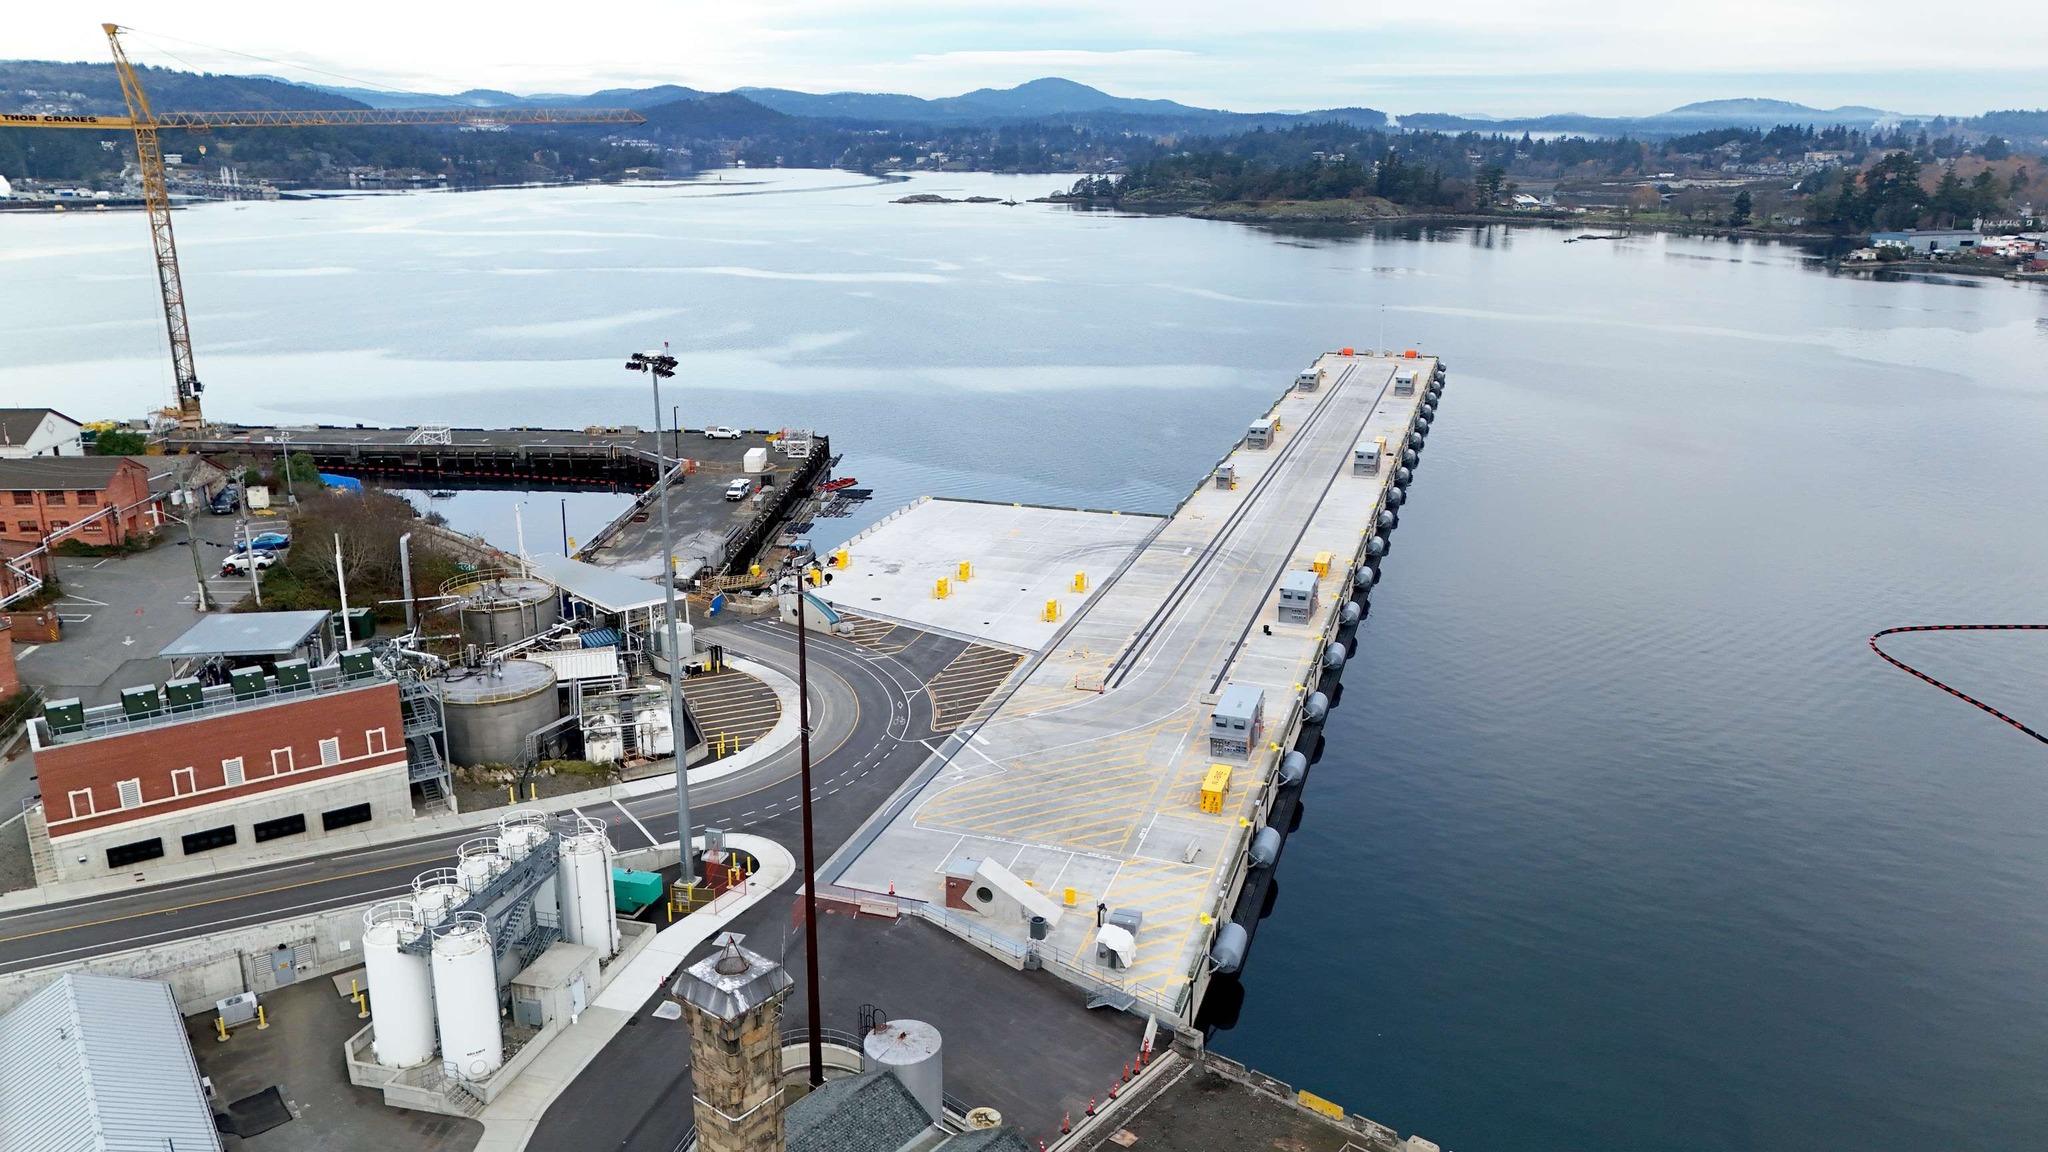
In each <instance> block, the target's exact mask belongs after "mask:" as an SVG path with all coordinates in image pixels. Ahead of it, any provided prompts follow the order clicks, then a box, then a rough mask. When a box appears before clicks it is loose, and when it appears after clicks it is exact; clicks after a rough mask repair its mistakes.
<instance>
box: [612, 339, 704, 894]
mask: <svg viewBox="0 0 2048 1152" xmlns="http://www.w3.org/2000/svg"><path fill="white" fill-rule="evenodd" d="M661 349H662V350H661V351H659V352H635V353H633V354H632V355H631V356H630V357H628V358H627V359H626V370H627V371H629V372H645V373H647V376H648V378H649V379H650V380H651V381H653V383H654V468H655V480H654V491H655V496H656V498H657V499H658V500H659V502H660V503H661V567H662V578H661V592H662V602H663V606H664V608H665V609H666V610H667V612H668V620H667V621H666V623H665V624H664V625H663V627H664V628H666V629H667V633H668V635H667V639H666V641H665V643H663V645H662V651H663V652H664V653H666V654H667V656H668V719H669V727H670V728H671V729H672V730H673V733H674V734H673V736H672V737H671V739H670V743H671V744H673V745H674V746H675V756H676V847H677V851H678V852H679V853H680V854H681V856H682V865H683V875H685V876H689V875H692V874H693V873H694V872H695V871H696V866H695V861H694V860H693V859H692V858H691V854H690V849H691V842H690V772H689V766H688V764H687V761H688V760H689V753H690V750H689V747H688V745H687V743H686V741H687V740H688V732H689V729H688V726H687V725H686V724H685V722H684V715H683V660H682V653H681V652H678V651H677V648H678V647H679V646H680V645H681V643H682V641H681V639H680V637H679V635H678V633H677V631H676V555H675V541H674V538H673V537H671V536H670V535H669V527H668V480H669V475H668V473H669V468H668V458H667V456H665V455H664V454H663V453H662V450H661V382H662V381H663V380H664V379H667V378H669V377H672V376H674V375H675V374H676V358H675V357H673V356H671V355H669V354H668V345H667V343H665V342H664V343H663V344H662V346H661Z"/></svg>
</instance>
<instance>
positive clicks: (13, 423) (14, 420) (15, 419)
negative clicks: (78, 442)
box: [0, 408, 84, 444]
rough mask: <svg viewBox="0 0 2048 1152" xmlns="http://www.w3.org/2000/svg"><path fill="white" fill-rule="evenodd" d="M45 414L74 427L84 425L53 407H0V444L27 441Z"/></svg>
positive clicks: (39, 425) (40, 424)
mask: <svg viewBox="0 0 2048 1152" xmlns="http://www.w3.org/2000/svg"><path fill="white" fill-rule="evenodd" d="M45 416H55V417H56V418H57V419H59V420H63V421H65V422H66V423H68V424H70V425H71V427H72V428H74V429H77V428H83V427H84V425H83V424H80V423H79V422H78V421H76V420H73V419H71V417H69V416H66V415H65V414H63V413H62V412H59V411H57V410H56V409H55V408H0V444H26V443H28V439H29V437H31V436H33V435H35V434H36V429H37V428H39V427H41V426H42V423H43V417H45Z"/></svg>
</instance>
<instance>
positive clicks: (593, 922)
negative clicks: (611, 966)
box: [555, 818, 619, 957]
mask: <svg viewBox="0 0 2048 1152" xmlns="http://www.w3.org/2000/svg"><path fill="white" fill-rule="evenodd" d="M555 899H556V903H557V905H558V906H559V907H560V908H561V916H562V935H563V936H565V937H567V938H568V941H569V943H571V944H581V945H583V946H584V947H586V948H591V949H595V950H596V952H597V954H598V955H599V956H600V957H609V956H612V955H614V954H616V953H617V952H618V950H619V926H618V923H617V921H616V919H615V918H614V916H615V913H614V910H613V906H612V899H613V897H612V842H611V837H609V836H607V835H605V831H604V825H602V824H600V823H598V822H597V821H595V820H591V819H588V818H582V819H578V820H577V822H576V827H575V830H574V831H572V832H568V833H565V834H564V835H563V836H562V851H561V856H560V857H559V859H558V860H557V862H556V864H555Z"/></svg>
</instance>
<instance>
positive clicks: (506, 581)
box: [455, 575, 562, 651]
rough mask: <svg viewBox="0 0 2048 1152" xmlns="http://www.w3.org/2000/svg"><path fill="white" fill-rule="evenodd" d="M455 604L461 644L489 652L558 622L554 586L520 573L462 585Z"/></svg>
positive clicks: (542, 630) (559, 618)
mask: <svg viewBox="0 0 2048 1152" xmlns="http://www.w3.org/2000/svg"><path fill="white" fill-rule="evenodd" d="M461 594H462V603H460V604H459V605H457V606H456V609H455V614H456V617H457V619H458V621H459V625H458V630H459V631H460V632H461V634H462V642H463V643H464V644H475V645H476V646H478V647H479V648H482V649H484V650H486V651H489V650H491V649H494V648H503V647H504V646H505V645H507V644H516V643H518V642H519V641H521V640H524V639H526V638H527V637H528V636H532V635H534V634H535V633H537V632H545V631H547V630H548V629H550V628H553V627H554V626H555V625H556V624H558V623H560V622H561V619H562V612H561V606H560V604H559V603H558V602H557V601H556V599H555V589H554V586H553V585H551V584H548V583H546V582H544V581H540V580H530V579H527V578H525V577H522V576H511V575H505V576H496V577H494V578H491V579H488V580H479V581H478V582H477V583H474V584H470V585H467V586H465V587H464V588H462V590H461Z"/></svg>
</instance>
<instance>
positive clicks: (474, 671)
mask: <svg viewBox="0 0 2048 1152" xmlns="http://www.w3.org/2000/svg"><path fill="white" fill-rule="evenodd" d="M441 697H442V700H443V702H444V704H445V705H446V707H445V710H444V719H445V722H446V724H447V730H448V759H450V760H452V761H454V762H455V763H457V764H464V765H474V764H517V763H519V762H520V760H521V759H523V758H524V757H525V755H526V738H527V736H529V735H531V734H532V733H533V732H534V731H535V730H536V729H540V728H544V727H546V726H548V725H549V724H552V723H554V722H555V721H556V720H558V719H560V718H561V715H562V706H561V701H560V700H559V699H557V698H556V695H555V670H554V669H552V668H550V667H548V666H547V665H545V664H542V663H540V662H539V661H535V660H494V661H492V662H491V663H490V664H488V665H486V666H484V667H480V668H451V669H449V670H448V673H447V674H446V675H445V676H443V677H442V680H441Z"/></svg>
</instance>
